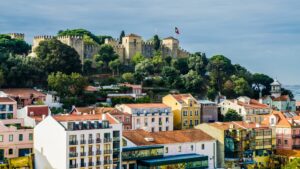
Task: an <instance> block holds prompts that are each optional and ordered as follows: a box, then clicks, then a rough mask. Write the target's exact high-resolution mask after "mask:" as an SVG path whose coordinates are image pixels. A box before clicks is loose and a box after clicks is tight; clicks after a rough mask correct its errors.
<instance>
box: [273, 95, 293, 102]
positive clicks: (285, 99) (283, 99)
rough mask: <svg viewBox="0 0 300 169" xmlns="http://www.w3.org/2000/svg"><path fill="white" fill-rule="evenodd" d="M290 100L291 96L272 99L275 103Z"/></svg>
mask: <svg viewBox="0 0 300 169" xmlns="http://www.w3.org/2000/svg"><path fill="white" fill-rule="evenodd" d="M288 99H289V95H282V96H279V97H276V98H274V97H272V100H273V101H287V100H288Z"/></svg>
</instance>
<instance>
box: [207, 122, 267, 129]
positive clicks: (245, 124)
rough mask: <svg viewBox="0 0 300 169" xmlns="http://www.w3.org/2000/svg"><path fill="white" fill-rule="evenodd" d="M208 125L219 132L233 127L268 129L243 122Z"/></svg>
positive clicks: (265, 125)
mask: <svg viewBox="0 0 300 169" xmlns="http://www.w3.org/2000/svg"><path fill="white" fill-rule="evenodd" d="M208 125H210V126H213V127H215V128H218V129H220V130H228V129H230V128H231V127H234V128H235V129H247V128H252V129H259V128H268V127H269V126H268V125H267V124H260V125H258V124H257V123H253V122H245V121H233V122H215V123H209V124H208Z"/></svg>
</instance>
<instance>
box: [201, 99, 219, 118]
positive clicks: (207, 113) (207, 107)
mask: <svg viewBox="0 0 300 169" xmlns="http://www.w3.org/2000/svg"><path fill="white" fill-rule="evenodd" d="M198 103H199V104H200V105H201V122H202V123H209V122H216V121H218V105H217V104H216V103H215V102H212V101H209V100H198Z"/></svg>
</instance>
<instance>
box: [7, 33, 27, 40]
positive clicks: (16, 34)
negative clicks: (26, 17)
mask: <svg viewBox="0 0 300 169" xmlns="http://www.w3.org/2000/svg"><path fill="white" fill-rule="evenodd" d="M8 35H9V36H10V37H11V38H13V39H14V38H17V39H24V38H25V34H24V33H8Z"/></svg>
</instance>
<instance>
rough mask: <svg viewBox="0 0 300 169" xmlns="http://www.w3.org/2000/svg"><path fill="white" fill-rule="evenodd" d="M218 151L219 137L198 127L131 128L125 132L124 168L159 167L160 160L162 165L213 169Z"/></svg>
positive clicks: (164, 166)
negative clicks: (158, 130) (171, 129)
mask: <svg viewBox="0 0 300 169" xmlns="http://www.w3.org/2000/svg"><path fill="white" fill-rule="evenodd" d="M216 150H217V148H216V140H215V139H214V138H213V137H211V136H209V135H208V134H206V133H205V132H203V131H201V130H197V129H187V130H174V131H162V132H154V133H153V132H148V131H145V130H141V129H139V130H128V131H124V132H123V151H122V159H123V163H122V166H123V168H124V169H130V168H136V167H137V168H155V167H154V166H155V165H156V164H157V163H160V167H161V168H174V167H175V166H176V165H177V166H178V165H180V164H181V165H186V164H183V162H184V163H190V166H193V165H194V168H211V169H213V168H216V157H217V151H216ZM194 158H197V160H195V159H194ZM150 159H152V160H150ZM174 159H176V161H174ZM192 163H194V164H192ZM196 163H198V164H199V163H200V165H198V166H197V164H196ZM160 167H159V168H160ZM186 168H189V167H188V166H187V167H186ZM191 168H192V167H191Z"/></svg>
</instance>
